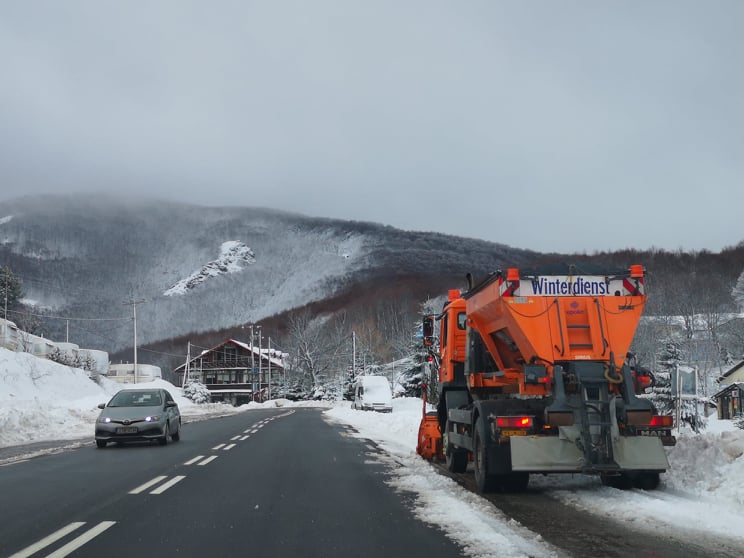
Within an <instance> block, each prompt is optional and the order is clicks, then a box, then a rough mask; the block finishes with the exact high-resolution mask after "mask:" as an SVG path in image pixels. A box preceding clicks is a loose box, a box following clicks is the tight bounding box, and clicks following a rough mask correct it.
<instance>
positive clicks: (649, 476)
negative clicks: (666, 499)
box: [634, 473, 660, 490]
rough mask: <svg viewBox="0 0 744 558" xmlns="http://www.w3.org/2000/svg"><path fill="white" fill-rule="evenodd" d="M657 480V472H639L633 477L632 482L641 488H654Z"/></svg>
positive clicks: (657, 482)
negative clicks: (633, 480)
mask: <svg viewBox="0 0 744 558" xmlns="http://www.w3.org/2000/svg"><path fill="white" fill-rule="evenodd" d="M659 482H660V478H659V473H641V474H639V475H638V476H637V477H636V478H635V482H634V484H635V486H636V488H640V489H641V490H656V489H657V488H659Z"/></svg>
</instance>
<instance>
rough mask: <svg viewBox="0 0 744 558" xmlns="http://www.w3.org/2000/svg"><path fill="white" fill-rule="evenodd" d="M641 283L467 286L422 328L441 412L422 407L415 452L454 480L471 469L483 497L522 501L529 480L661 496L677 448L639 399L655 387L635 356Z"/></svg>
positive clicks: (564, 270) (581, 277) (506, 276)
mask: <svg viewBox="0 0 744 558" xmlns="http://www.w3.org/2000/svg"><path fill="white" fill-rule="evenodd" d="M554 267H555V266H554ZM644 278H645V270H644V268H643V266H641V265H633V266H631V267H630V268H629V269H623V270H615V271H605V270H602V271H601V272H597V271H595V270H588V271H587V270H583V269H579V268H577V267H576V266H573V265H570V266H565V265H562V266H560V269H558V270H556V269H550V270H548V271H545V270H543V272H542V273H541V272H540V271H526V270H523V271H520V270H519V269H516V268H511V269H507V270H506V272H502V271H497V272H494V273H491V274H489V275H488V276H487V277H486V278H485V279H483V280H482V281H481V282H479V283H478V284H473V282H472V278H470V277H469V276H468V289H467V291H465V292H463V293H461V292H460V291H458V290H453V291H450V292H449V295H448V300H447V302H446V303H445V304H444V308H443V310H442V313H441V314H440V315H439V316H427V317H426V318H424V324H423V338H424V344H425V345H426V346H427V347H429V351H430V354H431V355H432V357H433V362H432V365H434V366H435V368H436V369H437V372H438V394H439V402H438V404H437V410H436V412H429V413H426V411H425V409H426V407H425V406H424V417H423V419H422V421H421V426H420V429H419V438H418V446H417V452H418V453H419V454H420V455H421V456H422V457H424V458H427V459H442V460H445V461H446V465H447V468H448V469H449V470H450V471H452V472H455V473H463V472H465V471H466V469H467V467H468V465H469V464H470V462H472V468H473V471H474V474H475V481H476V486H477V488H478V490H479V491H480V492H489V491H493V490H505V491H522V490H524V489H526V487H527V484H528V482H529V475H530V473H541V474H547V473H584V474H598V475H600V477H601V479H602V482H603V483H604V484H606V485H609V486H613V487H616V488H630V487H638V488H644V489H654V488H656V487H657V486H658V484H659V474H660V473H663V472H665V471H666V470H667V469H668V468H669V462H668V460H667V457H666V452H665V450H664V446H665V445H673V444H674V443H675V440H674V437H673V436H672V435H671V428H672V417H670V416H660V415H658V414H657V413H656V410H655V408H654V406H653V404H652V403H651V401H650V400H648V399H644V398H642V397H638V396H637V395H639V394H640V393H642V392H643V390H644V388H645V387H646V386H648V385H649V383H650V381H651V379H650V377H649V376H648V375H647V374H646V373H644V372H641V371H637V370H636V369H635V367H634V366H633V359H632V358H631V357H632V355H631V354H630V353H629V349H630V345H631V342H632V340H633V335H634V334H635V330H636V327H637V325H638V322H639V320H640V317H641V313H642V311H643V307H644V305H645V302H646V293H645V284H644ZM437 325H438V326H439V327H438V328H437V327H436V326H437ZM437 330H438V335H435V332H436V331H437Z"/></svg>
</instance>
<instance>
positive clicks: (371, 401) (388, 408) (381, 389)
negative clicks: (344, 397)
mask: <svg viewBox="0 0 744 558" xmlns="http://www.w3.org/2000/svg"><path fill="white" fill-rule="evenodd" d="M351 408H352V409H359V410H362V411H379V412H381V413H392V412H393V393H392V392H391V391H390V382H388V379H387V378H385V377H384V376H360V377H359V378H357V381H356V385H355V386H354V401H353V402H352V403H351Z"/></svg>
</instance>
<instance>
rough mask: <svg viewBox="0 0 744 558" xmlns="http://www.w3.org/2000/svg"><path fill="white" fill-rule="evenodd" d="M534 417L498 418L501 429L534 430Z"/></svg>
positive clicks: (497, 421) (497, 424) (497, 423)
mask: <svg viewBox="0 0 744 558" xmlns="http://www.w3.org/2000/svg"><path fill="white" fill-rule="evenodd" d="M532 423H533V420H532V417H496V426H498V427H499V428H532Z"/></svg>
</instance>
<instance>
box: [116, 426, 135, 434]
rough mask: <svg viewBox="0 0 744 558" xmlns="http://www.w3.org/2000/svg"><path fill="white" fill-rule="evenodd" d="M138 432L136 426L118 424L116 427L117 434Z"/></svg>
mask: <svg viewBox="0 0 744 558" xmlns="http://www.w3.org/2000/svg"><path fill="white" fill-rule="evenodd" d="M137 432H139V431H138V430H137V427H136V426H120V427H119V428H117V429H116V433H117V434H137Z"/></svg>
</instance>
